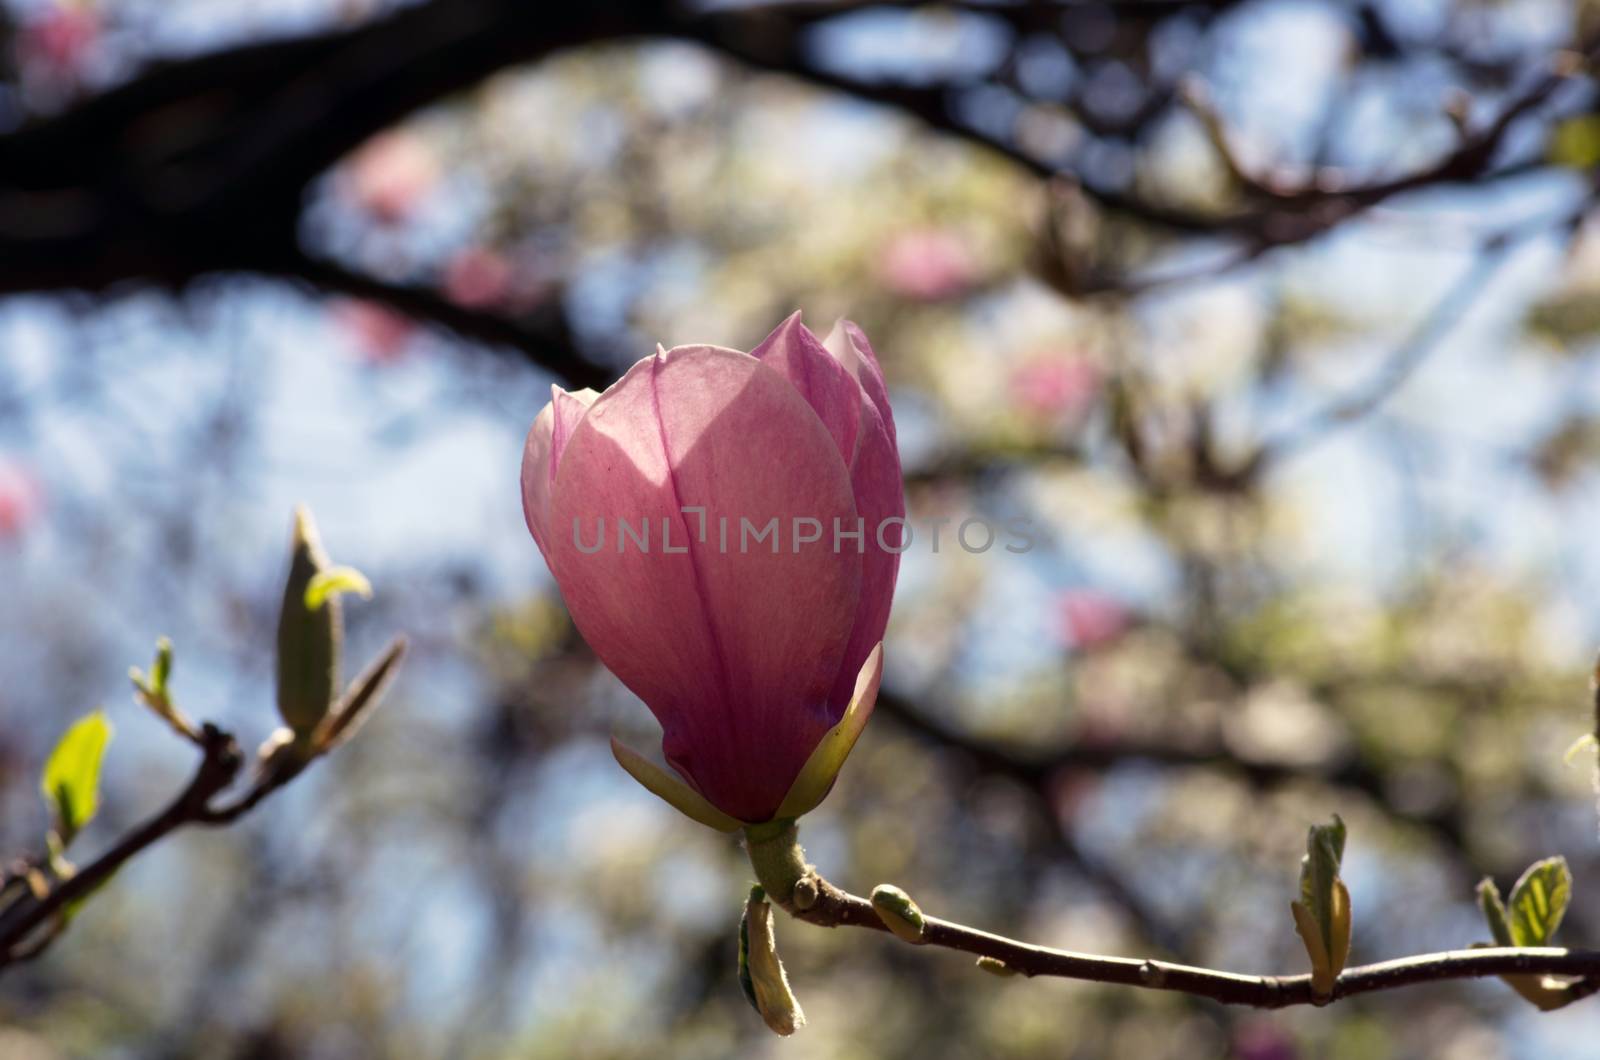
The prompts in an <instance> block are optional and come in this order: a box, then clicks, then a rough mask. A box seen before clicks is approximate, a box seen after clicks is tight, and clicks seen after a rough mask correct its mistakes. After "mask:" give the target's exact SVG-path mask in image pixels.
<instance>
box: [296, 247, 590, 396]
mask: <svg viewBox="0 0 1600 1060" xmlns="http://www.w3.org/2000/svg"><path fill="white" fill-rule="evenodd" d="M278 273H279V275H281V276H283V277H285V278H287V279H291V280H294V281H297V282H300V283H304V284H307V285H309V286H311V287H314V288H316V289H317V290H319V291H323V292H331V293H335V294H343V295H349V296H351V297H354V298H362V299H367V300H370V301H373V302H379V303H382V304H383V305H386V306H388V307H390V308H392V309H395V310H397V311H399V312H401V313H403V314H405V315H407V316H409V317H411V318H412V319H413V320H416V321H418V322H421V323H426V324H434V325H437V326H440V327H443V328H446V329H448V330H450V331H452V332H454V333H456V334H458V335H460V336H462V337H463V338H467V339H474V340H477V341H479V342H483V343H487V344H489V345H490V347H491V348H494V347H498V348H502V349H509V350H515V351H517V352H519V353H521V354H522V355H523V356H525V357H526V358H527V359H528V360H529V361H531V362H532V363H534V364H536V365H538V366H539V367H540V368H543V369H544V370H545V371H547V372H551V373H552V374H554V375H556V376H559V377H560V378H561V379H562V380H564V381H565V382H566V383H567V384H569V385H570V386H572V387H586V386H588V387H595V388H597V389H600V388H604V387H605V386H607V385H609V384H610V383H611V382H612V380H613V379H615V377H616V373H615V372H614V371H612V370H610V369H608V368H605V367H603V366H601V365H598V364H596V363H594V362H593V361H590V360H588V359H586V358H585V357H583V356H582V355H581V354H580V353H579V352H578V344H577V341H576V339H575V338H574V337H573V335H572V333H571V331H570V330H569V329H568V327H567V326H566V318H565V315H564V313H563V311H562V309H561V307H560V305H559V299H552V300H551V302H550V303H549V304H548V305H547V306H545V307H543V308H544V309H546V310H547V312H545V313H543V314H542V316H540V318H539V319H538V320H536V321H534V322H531V323H527V324H524V323H520V322H517V321H514V320H511V319H508V318H506V317H503V316H499V315H497V314H495V313H490V312H486V311H481V310H476V309H469V308H467V307H465V306H460V305H457V304H456V303H454V302H452V301H450V300H449V299H447V298H445V297H443V296H442V295H441V294H440V293H439V292H438V291H437V290H435V289H434V288H432V287H427V286H423V285H421V284H406V283H396V282H392V281H389V280H383V279H380V278H378V277H376V276H372V275H370V274H367V273H363V272H357V271H355V270H354V269H350V268H348V267H346V266H344V265H341V264H339V263H338V262H334V261H330V260H328V259H326V258H317V257H313V256H311V255H308V254H299V253H296V254H293V255H290V256H288V257H287V258H286V259H285V260H284V262H283V263H282V266H281V268H280V269H279V270H278Z"/></svg>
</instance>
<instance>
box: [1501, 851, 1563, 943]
mask: <svg viewBox="0 0 1600 1060" xmlns="http://www.w3.org/2000/svg"><path fill="white" fill-rule="evenodd" d="M1571 898H1572V873H1571V872H1570V871H1569V870H1568V869H1567V859H1566V858H1563V857H1559V856H1558V857H1553V858H1545V859H1544V860H1543V861H1536V862H1534V863H1533V864H1532V865H1530V866H1528V871H1526V872H1524V873H1523V874H1522V878H1521V879H1519V880H1517V882H1516V885H1515V886H1514V887H1512V888H1511V902H1510V913H1511V939H1512V944H1513V945H1516V946H1548V945H1550V940H1551V939H1553V938H1554V937H1555V933H1556V928H1558V927H1560V926H1561V918H1562V917H1563V916H1565V915H1566V912H1567V903H1568V902H1569V901H1570V900H1571Z"/></svg>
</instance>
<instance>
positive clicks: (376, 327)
mask: <svg viewBox="0 0 1600 1060" xmlns="http://www.w3.org/2000/svg"><path fill="white" fill-rule="evenodd" d="M329 313H330V314H331V315H332V317H333V321H334V324H335V326H337V327H338V329H339V330H340V331H342V332H344V333H345V334H346V335H347V336H349V338H350V339H351V341H353V342H354V343H355V348H356V353H357V355H358V356H359V357H360V358H361V359H362V360H364V361H366V362H367V363H368V364H391V363H393V362H394V361H397V360H399V359H400V357H401V355H403V354H404V353H405V351H406V347H407V346H409V345H410V343H411V337H412V336H413V335H414V334H416V330H417V326H416V324H414V323H413V322H412V321H411V319H410V318H409V317H406V316H403V315H401V314H400V313H396V312H395V311H394V310H392V309H389V308H388V307H386V306H381V305H379V304H378V303H376V302H369V301H366V300H365V299H361V298H340V299H336V300H335V301H334V303H333V305H332V306H331V307H330V309H329Z"/></svg>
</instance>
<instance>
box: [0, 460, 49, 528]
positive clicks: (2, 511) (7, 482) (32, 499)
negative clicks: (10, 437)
mask: <svg viewBox="0 0 1600 1060" xmlns="http://www.w3.org/2000/svg"><path fill="white" fill-rule="evenodd" d="M43 513H44V487H43V486H42V485H40V483H39V480H38V478H36V477H35V476H34V474H33V472H31V471H30V470H29V469H28V468H27V467H26V466H25V465H23V464H21V463H20V462H18V461H15V460H9V459H6V458H5V457H0V540H4V539H8V538H18V537H21V536H22V535H23V534H24V533H25V532H27V530H28V528H29V527H30V526H32V525H33V524H34V523H35V522H36V521H37V520H38V518H39V516H40V515H42V514H43Z"/></svg>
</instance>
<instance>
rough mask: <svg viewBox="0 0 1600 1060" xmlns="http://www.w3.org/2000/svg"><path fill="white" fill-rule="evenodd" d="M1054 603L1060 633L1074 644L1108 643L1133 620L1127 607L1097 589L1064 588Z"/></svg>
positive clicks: (1076, 645)
mask: <svg viewBox="0 0 1600 1060" xmlns="http://www.w3.org/2000/svg"><path fill="white" fill-rule="evenodd" d="M1057 605H1058V607H1059V611H1058V615H1059V618H1060V622H1061V627H1060V628H1061V637H1062V639H1063V640H1064V641H1066V642H1067V643H1068V644H1070V645H1072V646H1073V647H1075V648H1083V649H1092V648H1098V647H1100V646H1102V645H1104V644H1109V643H1110V642H1111V641H1114V640H1116V639H1117V638H1118V637H1120V636H1122V634H1123V633H1125V632H1127V630H1128V627H1129V626H1131V625H1132V624H1133V616H1132V614H1131V613H1130V612H1129V611H1128V609H1127V608H1126V607H1125V606H1123V605H1122V603H1121V602H1119V601H1118V600H1117V599H1116V598H1115V597H1113V596H1111V595H1110V594H1108V593H1103V592H1101V591H1099V590H1098V589H1068V590H1066V591H1065V592H1063V593H1062V594H1061V595H1060V596H1059V597H1058V598H1057Z"/></svg>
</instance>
